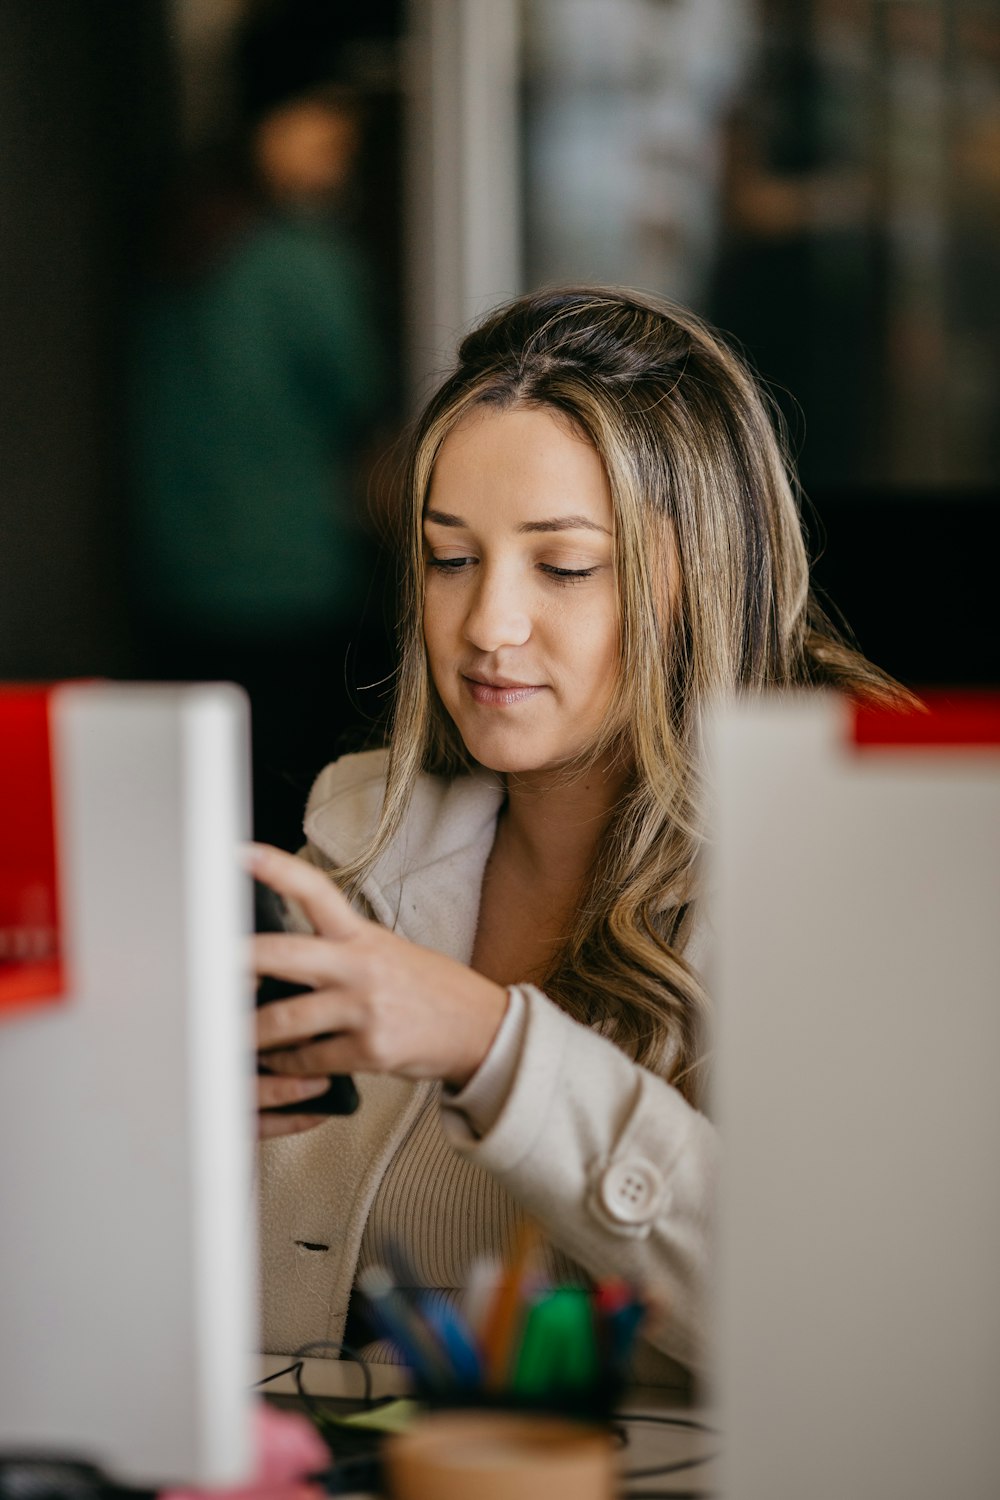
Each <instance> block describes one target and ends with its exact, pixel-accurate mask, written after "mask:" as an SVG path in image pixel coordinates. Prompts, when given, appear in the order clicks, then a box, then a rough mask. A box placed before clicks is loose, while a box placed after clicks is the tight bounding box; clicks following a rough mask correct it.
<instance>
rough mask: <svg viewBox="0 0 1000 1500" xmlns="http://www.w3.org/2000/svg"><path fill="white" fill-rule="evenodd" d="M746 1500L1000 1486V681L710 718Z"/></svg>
mask: <svg viewBox="0 0 1000 1500" xmlns="http://www.w3.org/2000/svg"><path fill="white" fill-rule="evenodd" d="M708 743H709V767H708V774H709V781H710V785H711V792H712V805H713V808H714V827H713V839H712V847H711V867H712V872H713V878H712V881H711V885H712V890H713V898H714V899H713V902H712V910H713V919H714V936H715V955H714V962H713V968H712V974H711V979H712V982H713V992H714V995H715V999H716V1005H717V1013H718V1036H717V1063H716V1068H715V1084H716V1096H715V1113H716V1115H717V1118H718V1121H719V1124H720V1127H721V1130H722V1134H723V1138H724V1141H725V1153H724V1159H725V1168H724V1181H723V1190H722V1195H721V1209H722V1212H721V1268H722V1269H721V1278H720V1279H721V1305H720V1309H719V1324H718V1333H719V1347H718V1378H719V1385H720V1391H721V1398H722V1406H723V1427H724V1429H725V1433H724V1440H723V1451H724V1463H725V1466H726V1467H725V1484H724V1486H723V1493H724V1494H725V1495H726V1497H727V1500H802V1497H804V1496H808V1497H810V1500H844V1497H846V1496H851V1497H852V1500H882V1497H886V1496H903V1495H905V1496H907V1497H908V1500H938V1497H940V1496H943V1495H949V1496H950V1495H954V1496H958V1495H961V1496H968V1497H973V1496H976V1497H982V1500H986V1497H987V1496H995V1495H998V1494H1000V1427H998V1424H997V1417H996V1413H997V1405H998V1402H1000V1179H998V1176H997V1170H996V1162H997V1149H998V1145H1000V1088H998V1086H997V1067H998V1059H1000V701H997V700H994V702H993V703H992V704H991V703H990V702H989V701H988V700H986V699H981V700H974V701H972V702H963V700H962V699H961V698H957V699H954V700H953V701H952V702H950V703H945V704H944V705H941V706H938V707H937V708H936V711H935V712H934V713H932V714H930V715H926V716H925V715H915V716H909V717H903V718H900V717H899V716H893V715H884V714H880V713H878V712H877V711H874V710H865V709H859V708H857V707H856V706H855V705H853V704H852V703H850V702H849V701H847V700H846V699H843V698H839V697H837V696H836V695H834V694H828V695H802V696H801V697H788V696H785V697H783V698H782V697H778V698H775V699H773V700H770V701H757V702H747V703H742V704H734V705H732V706H731V707H730V708H729V709H727V710H725V711H722V712H720V713H719V715H718V716H717V717H716V719H715V722H714V723H713V724H712V725H711V726H710V729H709V733H708Z"/></svg>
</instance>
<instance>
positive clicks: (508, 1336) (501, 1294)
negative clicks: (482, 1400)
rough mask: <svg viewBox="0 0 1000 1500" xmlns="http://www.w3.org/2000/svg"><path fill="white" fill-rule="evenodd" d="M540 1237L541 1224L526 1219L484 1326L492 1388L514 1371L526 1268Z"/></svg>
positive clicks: (486, 1355) (487, 1366)
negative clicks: (512, 1369) (538, 1225)
mask: <svg viewBox="0 0 1000 1500" xmlns="http://www.w3.org/2000/svg"><path fill="white" fill-rule="evenodd" d="M540 1241H541V1234H540V1233H539V1230H538V1227H537V1226H536V1225H535V1224H534V1223H533V1222H532V1221H531V1220H530V1219H526V1220H525V1221H524V1224H523V1225H522V1226H521V1229H520V1231H519V1233H518V1236H517V1239H516V1240H515V1242H514V1250H513V1253H512V1255H511V1258H510V1261H509V1263H508V1264H507V1265H506V1266H505V1267H504V1270H503V1275H502V1276H501V1278H500V1284H499V1286H498V1287H497V1289H496V1293H495V1295H494V1298H493V1301H492V1303H491V1305H490V1309H489V1312H488V1314H487V1316H486V1321H485V1323H484V1326H483V1363H484V1365H485V1370H486V1385H487V1386H488V1387H489V1389H490V1390H494V1391H495V1390H501V1389H502V1388H503V1385H504V1382H505V1380H506V1378H507V1376H508V1375H509V1373H510V1367H511V1362H512V1355H513V1352H514V1347H513V1346H514V1340H515V1338H516V1337H517V1333H518V1327H519V1322H520V1318H519V1314H520V1311H521V1305H522V1302H523V1289H524V1280H525V1272H526V1271H527V1269H528V1262H529V1260H530V1259H531V1255H532V1253H533V1251H534V1250H535V1248H536V1246H537V1245H538V1244H539V1243H540Z"/></svg>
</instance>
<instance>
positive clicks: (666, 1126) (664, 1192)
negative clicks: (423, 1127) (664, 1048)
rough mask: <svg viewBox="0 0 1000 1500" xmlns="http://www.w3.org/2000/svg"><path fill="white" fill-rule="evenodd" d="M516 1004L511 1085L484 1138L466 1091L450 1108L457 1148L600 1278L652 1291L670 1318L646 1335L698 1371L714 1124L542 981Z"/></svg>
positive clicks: (447, 1118)
mask: <svg viewBox="0 0 1000 1500" xmlns="http://www.w3.org/2000/svg"><path fill="white" fill-rule="evenodd" d="M513 1001H514V1003H516V1004H520V1005H521V1006H522V1007H523V1013H522V1019H521V1024H520V1027H519V1036H517V1037H515V1038H514V1040H515V1042H516V1045H517V1049H518V1055H517V1058H516V1062H515V1065H514V1067H513V1071H512V1073H511V1076H510V1086H509V1089H508V1091H507V1093H506V1096H505V1097H504V1098H503V1101H502V1103H501V1104H500V1107H499V1110H498V1112H497V1113H496V1115H495V1118H493V1119H492V1121H491V1123H490V1124H489V1125H488V1127H487V1128H486V1129H485V1130H484V1131H481V1133H477V1130H476V1129H475V1128H473V1125H472V1124H471V1123H470V1121H469V1119H468V1118H467V1116H466V1115H465V1114H464V1112H463V1111H462V1110H461V1108H460V1107H456V1106H461V1104H462V1096H461V1095H459V1096H458V1097H457V1098H456V1099H454V1100H452V1101H451V1102H450V1103H449V1104H447V1105H446V1108H445V1110H444V1124H445V1130H446V1131H447V1133H448V1136H449V1138H450V1139H451V1141H452V1144H453V1145H454V1146H455V1147H456V1149H457V1150H459V1151H460V1152H461V1153H462V1154H463V1155H464V1156H465V1157H467V1158H468V1159H469V1160H470V1161H474V1162H477V1163H478V1164H479V1165H480V1166H482V1167H485V1168H486V1169H487V1170H488V1171H489V1172H490V1173H491V1174H492V1175H493V1177H494V1178H495V1179H496V1180H497V1181H498V1182H499V1183H501V1185H502V1186H503V1187H505V1188H506V1189H507V1191H508V1192H509V1193H510V1194H511V1196H512V1197H514V1198H516V1199H517V1200H518V1202H520V1203H521V1204H523V1206H524V1207H525V1209H526V1210H527V1211H528V1212H529V1213H530V1214H531V1215H532V1217H533V1218H535V1219H536V1220H537V1222H538V1223H539V1224H540V1225H541V1226H542V1227H543V1229H544V1230H545V1232H546V1234H547V1235H548V1237H549V1238H550V1239H551V1240H552V1242H553V1243H554V1244H555V1245H557V1246H559V1248H560V1249H562V1250H564V1251H565V1252H566V1253H567V1254H568V1255H570V1256H571V1257H572V1258H573V1259H574V1260H576V1261H578V1262H579V1263H580V1264H581V1265H582V1266H584V1267H585V1268H586V1270H588V1271H589V1272H590V1273H591V1274H592V1275H594V1276H596V1277H604V1276H611V1275H617V1276H625V1277H627V1278H629V1279H631V1280H634V1281H635V1282H636V1283H637V1284H639V1285H640V1286H643V1287H644V1288H645V1289H647V1290H648V1291H649V1292H651V1293H652V1294H653V1297H654V1300H655V1302H656V1303H657V1304H659V1309H660V1312H659V1316H657V1318H656V1319H655V1320H654V1322H653V1325H652V1326H651V1327H650V1328H649V1329H648V1330H647V1334H646V1336H647V1337H648V1338H649V1340H650V1342H651V1343H653V1344H655V1345H656V1346H657V1347H659V1348H661V1349H662V1350H663V1352H664V1353H666V1354H669V1355H670V1356H671V1357H672V1358H674V1359H676V1360H679V1361H680V1362H681V1363H682V1364H684V1365H686V1366H687V1367H688V1368H689V1369H696V1370H697V1369H699V1368H701V1367H702V1365H703V1364H704V1360H705V1347H706V1342H707V1329H706V1300H707V1290H708V1281H709V1276H710V1271H711V1246H712V1225H711V1219H712V1207H713V1200H714V1193H715V1185H716V1178H717V1171H718V1137H717V1133H716V1131H715V1129H714V1127H713V1126H712V1125H711V1124H710V1123H709V1121H708V1120H707V1119H706V1118H705V1117H704V1116H703V1115H701V1114H699V1113H698V1112H697V1111H696V1110H694V1109H692V1107H691V1106H690V1105H689V1104H687V1103H686V1101H685V1100H684V1099H683V1098H682V1097H681V1095H680V1094H679V1093H678V1092H677V1090H676V1089H674V1088H671V1086H670V1085H669V1084H667V1083H664V1082H663V1080H662V1079H660V1078H657V1077H655V1076H654V1075H653V1074H652V1073H650V1072H648V1071H647V1070H646V1069H645V1068H640V1067H639V1066H638V1065H637V1064H635V1063H633V1062H631V1061H630V1060H629V1059H628V1058H627V1057H626V1056H625V1054H624V1053H623V1052H621V1051H620V1049H619V1048H618V1047H616V1046H615V1045H614V1043H613V1042H609V1041H608V1040H607V1039H606V1038H604V1037H601V1036H599V1035H598V1034H597V1033H596V1032H594V1031H592V1030H591V1029H590V1028H589V1027H586V1026H582V1025H581V1024H580V1023H579V1022H577V1021H574V1020H573V1019H572V1018H571V1017H570V1016H567V1015H566V1014H565V1012H564V1011H562V1010H560V1009H559V1008H558V1006H556V1005H555V1004H554V1003H553V1002H552V1001H551V1000H549V999H548V998H547V997H546V996H545V995H543V994H542V993H541V991H540V990H537V989H535V987H534V986H532V985H518V986H515V987H514V992H513ZM505 1029H506V1027H505ZM501 1041H503V1038H502V1037H501ZM510 1060H511V1059H510V1058H508V1062H509V1061H510ZM490 1061H492V1059H490ZM475 1087H476V1080H473V1089H475ZM481 1124H482V1120H481V1118H480V1119H479V1120H476V1125H479V1126H481Z"/></svg>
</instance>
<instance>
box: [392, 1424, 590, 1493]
mask: <svg viewBox="0 0 1000 1500" xmlns="http://www.w3.org/2000/svg"><path fill="white" fill-rule="evenodd" d="M383 1463H384V1472H385V1475H386V1479H387V1482H388V1487H389V1494H390V1495H391V1496H392V1497H393V1500H468V1497H469V1496H470V1495H475V1497H476V1500H552V1497H553V1496H556V1495H559V1496H561V1495H566V1496H572V1497H573V1500H611V1497H612V1496H613V1495H614V1493H615V1461H614V1444H613V1441H612V1438H611V1435H610V1433H609V1432H607V1431H605V1430H603V1429H602V1428H600V1427H589V1426H585V1425H583V1424H581V1423H580V1422H570V1421H568V1420H565V1419H563V1418H560V1417H554V1416H549V1415H541V1414H538V1413H528V1412H524V1411H509V1410H508V1411H501V1410H483V1409H479V1410H464V1411H456V1410H452V1411H432V1412H429V1413H427V1415H426V1416H424V1417H422V1418H421V1419H420V1420H419V1421H418V1422H417V1423H416V1425H415V1426H414V1427H413V1428H412V1429H411V1430H410V1431H409V1432H406V1433H401V1434H399V1435H397V1436H394V1437H391V1438H390V1439H389V1440H388V1442H387V1443H386V1445H385V1449H384V1451H383Z"/></svg>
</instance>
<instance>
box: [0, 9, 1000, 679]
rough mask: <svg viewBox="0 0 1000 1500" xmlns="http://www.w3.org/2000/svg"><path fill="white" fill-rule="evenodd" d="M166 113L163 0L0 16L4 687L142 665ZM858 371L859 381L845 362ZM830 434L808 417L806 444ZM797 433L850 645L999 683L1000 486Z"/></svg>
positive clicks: (898, 669) (908, 666) (389, 137)
mask: <svg viewBox="0 0 1000 1500" xmlns="http://www.w3.org/2000/svg"><path fill="white" fill-rule="evenodd" d="M391 10H392V8H391V7H390V8H389V11H387V12H386V14H387V15H389V21H388V23H386V24H387V25H388V27H389V30H390V31H391V28H392V26H393V25H394V24H398V23H397V22H394V21H393V19H392V15H391ZM383 19H384V18H383ZM390 93H391V91H390ZM398 104H399V100H398V97H397V98H395V101H394V103H391V104H387V105H386V111H387V112H386V113H384V114H383V116H382V122H383V123H382V126H381V134H380V136H379V145H378V151H379V153H380V158H381V162H382V166H381V167H380V168H379V182H378V184H377V188H376V191H374V192H373V207H372V211H371V213H370V214H369V231H368V232H369V233H370V235H371V243H372V246H373V254H381V255H382V256H383V257H384V259H385V262H386V266H387V271H386V274H387V275H388V276H389V277H390V279H391V278H393V277H397V276H398V275H399V266H400V258H401V257H400V252H399V244H400V243H401V232H400V229H399V222H398V213H397V212H395V210H394V198H395V195H397V194H398V191H399V172H398V160H399V134H400V126H399V110H398ZM176 117H177V112H176V63H175V59H174V56H173V42H172V38H171V24H170V11H169V8H168V7H166V6H165V5H162V4H157V3H152V0H143V3H134V4H129V5H121V4H120V3H118V0H88V3H87V4H85V5H81V4H79V3H78V0H46V4H45V5H44V6H41V5H38V4H36V3H32V0H20V3H17V0H2V3H0V142H2V149H0V235H2V239H0V329H2V350H3V356H2V357H3V376H2V382H3V384H2V397H3V399H2V402H0V679H51V678H63V677H70V676H78V675H110V676H115V677H121V676H142V675H143V673H144V671H146V670H147V662H146V660H145V658H144V648H143V642H142V639H141V637H140V635H139V633H138V632H137V629H136V626H135V601H136V598H137V597H141V592H142V579H141V578H136V577H135V576H132V574H131V572H130V565H129V553H128V545H127V541H128V476H127V465H126V464H125V461H124V456H123V455H124V453H125V451H126V442H125V436H126V435H125V433H124V410H125V398H126V395H127V392H126V390H125V379H126V376H125V372H126V370H127V347H128V332H129V317H130V311H131V308H132V306H133V303H134V298H135V295H136V292H137V281H138V277H139V274H140V266H141V258H142V249H141V247H142V243H143V235H144V230H145V226H146V224H147V221H148V215H149V212H150V207H151V203H152V201H153V199H154V198H155V195H156V191H157V188H158V185H159V183H160V182H161V181H162V179H163V177H164V175H165V174H166V172H167V170H168V169H169V167H170V165H171V163H172V161H173V160H174V158H175V157H176V153H177V150H178V145H177V125H176ZM994 264H995V263H994ZM994 274H995V273H994ZM737 279H738V278H737ZM719 305H720V306H724V307H725V310H726V312H727V314H728V320H727V323H726V326H729V327H732V328H733V330H734V332H735V333H736V334H737V336H738V337H739V338H741V339H742V340H743V342H744V343H745V344H746V346H747V348H748V350H749V352H750V354H751V356H752V357H754V358H755V359H756V361H757V363H758V364H759V366H760V367H761V369H762V370H763V372H764V374H765V375H767V376H769V377H771V378H773V379H774V380H776V382H777V383H778V384H779V385H783V384H785V383H786V378H787V377H788V375H789V371H788V370H787V369H785V368H782V367H781V359H780V354H778V355H776V354H775V350H774V349H773V348H770V349H769V348H760V347H757V348H755V346H754V339H753V326H752V319H750V318H747V320H746V322H745V324H744V325H743V326H741V325H740V316H741V315H740V306H739V297H738V295H737V296H735V298H734V296H733V293H732V287H730V288H729V290H728V293H727V297H726V298H721V297H720V302H719ZM710 311H711V309H710ZM831 316H832V318H833V320H834V322H836V319H837V316H838V314H837V310H836V308H834V309H833V312H832V314H831ZM786 317H787V321H788V324H789V327H792V326H794V325H795V323H796V322H797V321H799V322H801V318H802V308H801V306H796V305H794V303H792V302H791V300H789V305H788V306H787V308H786ZM397 337H398V339H399V347H400V348H401V344H402V332H401V329H399V330H397ZM776 347H777V346H776ZM397 352H398V350H397ZM776 365H777V368H776V367H775V366H776ZM890 373H891V372H890ZM854 374H855V379H856V381H863V377H864V370H863V369H862V368H861V367H860V365H859V363H858V361H857V360H855V362H854ZM839 379H840V384H839V386H836V385H835V386H834V387H833V388H832V389H831V390H827V391H826V392H823V391H822V390H821V389H819V388H816V387H814V388H813V389H811V390H810V389H807V390H805V391H802V390H801V389H800V390H798V391H797V392H796V395H797V397H798V399H799V403H800V405H801V406H803V407H804V409H805V412H806V417H807V418H808V417H809V405H808V403H809V401H810V399H812V400H813V401H814V402H820V401H822V402H824V409H825V405H826V403H829V402H830V401H833V402H836V400H837V399H838V391H839V392H840V395H841V396H842V397H843V399H845V400H849V399H853V398H850V397H849V393H847V392H846V391H845V388H844V380H843V376H841V377H839ZM940 381H941V384H942V389H945V388H946V387H947V385H948V382H949V370H948V369H947V368H942V369H941V371H940ZM807 384H808V382H807ZM817 392H818V393H817ZM828 426H829V424H828V423H826V424H824V423H823V422H818V423H817V424H816V428H817V436H816V438H815V442H816V444H817V446H818V445H819V444H820V443H821V442H822V434H823V431H824V429H825V428H828ZM796 441H797V444H798V448H799V454H800V459H801V466H802V471H803V475H804V479H805V482H806V486H807V490H808V496H809V500H808V505H807V514H806V524H807V530H808V533H809V537H810V542H811V546H812V550H813V553H814V556H815V557H816V559H817V561H816V574H815V576H816V580H817V582H818V584H819V586H820V587H821V589H822V590H823V591H824V594H825V595H827V596H828V598H829V599H830V600H832V601H833V603H834V605H835V606H836V607H837V609H838V610H839V611H840V613H841V615H842V616H843V617H844V619H846V621H847V622H848V624H849V625H850V627H851V628H852V630H853V632H854V634H855V636H856V638H857V640H858V641H859V642H860V644H861V646H862V647H863V649H864V650H865V651H866V652H867V653H868V654H869V655H870V656H871V657H872V658H874V659H875V660H876V661H878V662H879V663H880V664H881V665H882V666H883V667H885V668H886V669H887V670H888V671H890V672H892V673H894V674H895V675H897V676H899V677H901V678H902V679H903V680H904V681H906V682H909V683H911V684H914V685H917V686H922V685H933V684H937V685H947V684H969V685H986V684H993V683H995V682H996V681H997V680H998V677H1000V671H998V667H1000V662H998V655H997V645H996V638H997V631H996V600H997V588H996V583H995V575H996V571H997V558H998V555H1000V505H998V504H997V497H996V493H995V489H994V484H995V480H996V474H995V473H992V474H986V475H985V476H984V475H980V476H979V477H978V478H977V479H976V481H975V482H974V483H969V482H966V481H962V482H954V483H952V482H947V481H940V480H937V481H931V482H928V483H920V484H914V485H909V486H907V485H900V484H898V483H894V482H891V481H888V480H885V481H882V480H876V481H874V482H873V481H872V480H871V479H870V478H869V479H867V480H866V479H865V478H864V477H861V478H858V477H856V476H855V477H851V476H846V477H844V476H841V477H839V478H836V479H831V478H830V477H829V473H828V472H827V473H826V474H824V466H823V464H822V463H821V462H816V461H813V460H812V457H811V452H810V442H811V441H813V439H812V438H811V437H810V431H809V423H808V421H807V423H806V427H805V435H804V436H802V435H800V436H799V437H798V438H797V439H796ZM378 628H381V625H380V624H379V627H378Z"/></svg>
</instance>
